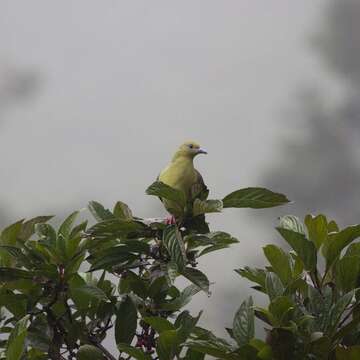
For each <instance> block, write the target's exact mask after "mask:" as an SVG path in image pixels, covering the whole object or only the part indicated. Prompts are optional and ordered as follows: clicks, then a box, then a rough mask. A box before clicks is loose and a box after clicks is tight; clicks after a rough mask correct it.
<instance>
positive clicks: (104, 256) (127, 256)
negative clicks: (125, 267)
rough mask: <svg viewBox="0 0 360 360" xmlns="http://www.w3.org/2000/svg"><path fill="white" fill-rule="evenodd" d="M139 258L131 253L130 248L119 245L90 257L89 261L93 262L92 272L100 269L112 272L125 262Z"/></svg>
mask: <svg viewBox="0 0 360 360" xmlns="http://www.w3.org/2000/svg"><path fill="white" fill-rule="evenodd" d="M137 258H138V256H137V255H135V254H134V253H133V252H131V251H130V249H129V247H128V246H126V245H119V246H115V247H112V248H108V249H105V250H103V251H99V252H98V253H95V254H93V255H92V256H91V257H89V258H88V260H89V262H91V268H90V271H94V270H99V269H109V270H112V267H113V266H115V265H120V264H122V263H124V262H125V261H133V260H136V259H137ZM90 260H91V261H90Z"/></svg>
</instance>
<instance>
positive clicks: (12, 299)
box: [0, 291, 28, 318]
mask: <svg viewBox="0 0 360 360" xmlns="http://www.w3.org/2000/svg"><path fill="white" fill-rule="evenodd" d="M27 303H28V297H27V296H26V295H24V294H14V293H13V292H11V291H8V292H6V293H1V294H0V307H1V306H4V307H6V308H7V309H8V310H9V311H10V312H11V313H12V314H13V315H14V316H15V317H16V318H22V317H23V316H25V315H26V310H27V309H26V307H27Z"/></svg>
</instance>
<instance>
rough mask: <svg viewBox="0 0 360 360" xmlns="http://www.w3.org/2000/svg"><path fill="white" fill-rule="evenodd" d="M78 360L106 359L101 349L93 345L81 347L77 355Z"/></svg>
mask: <svg viewBox="0 0 360 360" xmlns="http://www.w3.org/2000/svg"><path fill="white" fill-rule="evenodd" d="M76 359H77V360H89V359H91V360H104V359H105V357H104V355H103V353H102V351H101V350H100V349H98V348H97V347H96V346H93V345H88V344H86V345H81V346H80V348H79V351H78V352H77V354H76Z"/></svg>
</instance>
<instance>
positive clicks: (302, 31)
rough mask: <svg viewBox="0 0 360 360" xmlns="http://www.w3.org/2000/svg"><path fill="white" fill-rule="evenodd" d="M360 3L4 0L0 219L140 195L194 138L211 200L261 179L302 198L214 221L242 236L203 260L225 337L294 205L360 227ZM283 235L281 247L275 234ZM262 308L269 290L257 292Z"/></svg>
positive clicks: (158, 211)
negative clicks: (245, 270)
mask: <svg viewBox="0 0 360 360" xmlns="http://www.w3.org/2000/svg"><path fill="white" fill-rule="evenodd" d="M359 34H360V2H358V1H357V0H341V1H336V0H318V1H310V0H304V1H301V2H299V1H298V2H295V1H289V0H271V1H269V0H268V1H262V0H257V1H250V0H236V1H235V0H231V1H226V2H219V1H212V0H210V1H209V0H207V1H200V0H197V1H177V2H169V1H165V0H158V1H151V2H150V1H145V0H139V1H119V0H107V1H85V0H81V1H76V2H74V1H69V0H68V1H61V2H60V1H57V2H49V1H46V0H36V1H31V2H23V1H19V0H4V1H2V2H1V3H0V152H1V162H0V169H1V170H0V171H1V187H0V224H1V226H4V225H6V224H9V223H10V222H13V221H15V220H17V219H19V218H24V217H26V218H29V217H31V216H34V215H40V214H56V215H58V216H59V218H60V219H61V218H62V217H64V216H66V214H68V213H70V212H71V211H72V210H74V209H82V208H85V207H86V204H87V202H88V201H89V200H97V201H100V202H101V203H103V204H104V205H106V206H108V207H112V206H113V204H114V203H115V202H116V200H122V201H124V202H126V203H127V204H128V205H129V206H130V207H131V208H132V210H133V212H134V213H135V214H136V215H138V216H142V217H157V216H163V215H164V214H165V212H164V210H163V209H162V206H161V204H160V202H159V201H158V200H157V199H154V198H152V197H149V196H146V195H145V194H144V191H145V189H146V187H147V186H148V185H149V184H151V183H152V182H153V181H154V179H155V178H156V176H157V174H158V173H159V171H160V170H161V169H162V168H163V167H164V166H165V165H166V164H167V163H168V161H169V160H170V158H171V156H172V153H173V152H174V150H175V149H176V147H177V146H178V145H179V144H180V143H182V142H183V141H184V140H186V139H195V140H197V141H198V142H199V143H200V144H201V145H202V146H203V147H204V148H206V149H207V150H208V152H209V155H207V156H202V157H200V156H199V157H198V158H197V159H196V166H197V168H198V169H199V170H200V172H201V173H202V174H203V177H204V179H205V181H206V183H207V185H208V187H209V188H210V189H211V193H210V196H211V197H212V198H221V197H222V196H224V195H226V194H228V193H229V192H231V191H233V190H236V189H238V188H241V187H247V186H267V187H269V188H271V189H272V190H275V191H280V192H283V193H285V194H287V195H288V197H289V198H290V199H291V200H293V201H294V202H295V203H294V204H292V205H289V206H286V207H282V208H274V209H269V210H260V211H259V210H256V211H251V210H240V209H232V210H231V209H229V210H226V211H224V213H223V214H216V215H211V216H208V220H209V222H210V225H211V228H212V230H224V231H227V232H230V233H231V234H232V235H233V236H235V237H237V238H238V239H239V240H240V244H238V245H236V246H233V247H232V248H231V249H227V250H224V251H222V252H218V253H214V254H210V255H208V256H207V257H206V259H205V260H203V261H202V262H201V263H200V269H202V270H204V271H205V272H206V273H207V274H208V276H209V279H210V281H212V282H213V283H214V284H213V285H212V289H211V290H212V296H211V297H210V298H207V297H206V296H205V295H198V296H196V297H195V298H194V301H193V304H192V305H191V310H192V311H193V312H195V311H198V310H200V309H205V312H204V315H203V317H202V324H203V325H205V326H207V327H209V328H213V329H215V331H216V333H217V334H218V335H220V336H221V335H224V330H223V329H224V327H225V326H231V321H232V318H233V314H234V313H235V311H236V309H237V308H238V306H239V304H240V302H241V301H242V300H243V299H245V298H246V297H247V296H248V295H249V294H252V295H255V294H254V292H253V291H252V290H251V289H250V287H249V283H248V282H247V281H246V280H243V279H241V278H240V277H239V276H238V275H236V274H235V273H234V271H233V269H234V268H239V267H242V266H245V265H251V266H262V265H263V262H264V259H263V254H262V250H261V247H262V246H263V245H265V244H267V243H269V242H274V241H279V242H281V240H280V239H278V237H277V236H276V232H275V230H274V226H275V225H276V224H277V218H278V217H279V216H280V215H282V214H285V213H291V214H295V215H297V216H299V217H303V216H304V215H305V214H306V213H307V212H311V213H319V212H324V213H326V214H327V215H329V217H333V218H335V219H336V220H338V222H339V223H340V224H341V225H342V226H344V225H349V224H352V223H356V222H357V223H358V222H359V216H360V207H359V206H358V199H359V189H358V187H357V186H356V185H357V184H358V183H359V182H360V166H359V165H360V156H359V155H360V145H359V135H360V123H359V116H360V115H359V113H360V102H359V95H360V41H359V39H360V37H359ZM281 244H284V243H283V242H281ZM255 301H256V302H257V303H262V302H263V301H264V299H263V298H262V297H261V295H256V300H255Z"/></svg>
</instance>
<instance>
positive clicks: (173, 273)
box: [166, 261, 179, 285]
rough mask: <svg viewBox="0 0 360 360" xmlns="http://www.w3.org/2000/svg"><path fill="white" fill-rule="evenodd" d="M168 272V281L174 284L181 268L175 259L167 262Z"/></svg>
mask: <svg viewBox="0 0 360 360" xmlns="http://www.w3.org/2000/svg"><path fill="white" fill-rule="evenodd" d="M166 273H167V278H168V282H169V284H170V285H172V284H173V283H174V281H175V279H176V278H177V277H178V275H179V269H178V266H177V264H176V263H175V262H173V261H170V262H168V263H167V264H166Z"/></svg>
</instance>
